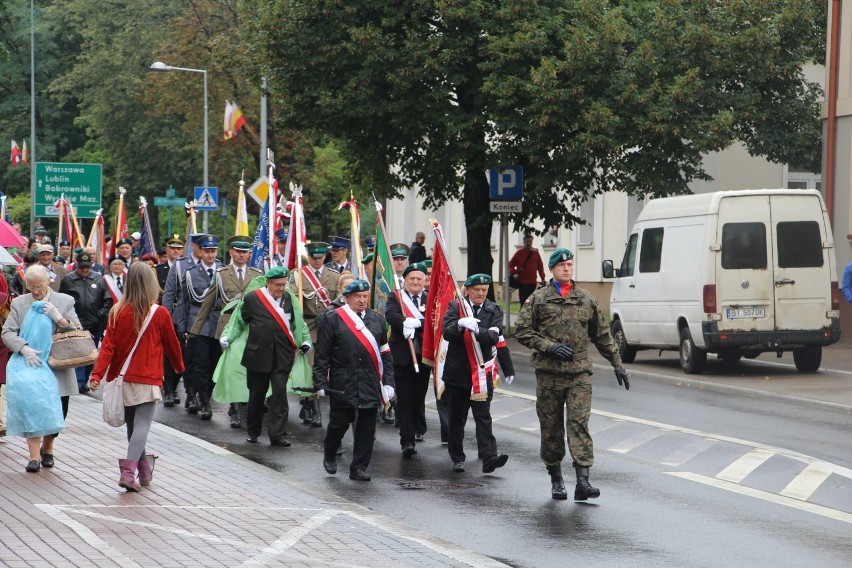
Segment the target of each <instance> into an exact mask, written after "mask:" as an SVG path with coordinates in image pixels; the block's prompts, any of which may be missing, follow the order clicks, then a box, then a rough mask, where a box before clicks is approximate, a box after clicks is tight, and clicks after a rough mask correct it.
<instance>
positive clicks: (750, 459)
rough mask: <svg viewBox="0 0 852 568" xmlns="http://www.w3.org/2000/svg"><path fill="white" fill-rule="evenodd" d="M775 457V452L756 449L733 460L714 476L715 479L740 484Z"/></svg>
mask: <svg viewBox="0 0 852 568" xmlns="http://www.w3.org/2000/svg"><path fill="white" fill-rule="evenodd" d="M774 455H775V452H768V451H766V450H761V449H756V450H752V451H750V452H749V453H747V454H746V455H744V456H741V457H740V458H738V459H736V460H734V462H733V463H731V464H730V465H729V466H728V467H726V468H725V469H723V470H722V471H720V472H719V473H717V474H716V478H717V479H723V480H725V481H730V482H731V483H740V482H741V481H742V480H743V479H745V478H746V477H748V474H750V473H751V472H753V471H754V470H756V469H757V468H758V467H760V466H761V465H763V463H764V462H765V461H766V460H768V459H769V458H771V457H772V456H774Z"/></svg>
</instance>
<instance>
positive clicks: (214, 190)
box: [195, 187, 219, 211]
mask: <svg viewBox="0 0 852 568" xmlns="http://www.w3.org/2000/svg"><path fill="white" fill-rule="evenodd" d="M218 208H219V188H218V187H196V188H195V210H196V211H216V209H218Z"/></svg>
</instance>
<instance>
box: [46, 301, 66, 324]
mask: <svg viewBox="0 0 852 568" xmlns="http://www.w3.org/2000/svg"><path fill="white" fill-rule="evenodd" d="M41 311H42V312H43V313H44V314H45V315H47V317H49V318H50V319H52V320H53V321H54V322H58V321H59V320H61V319H62V314H60V313H59V308H57V307H56V306H54V305H53V304H51V303H50V302H45V303H44V306H43V307H42V309H41Z"/></svg>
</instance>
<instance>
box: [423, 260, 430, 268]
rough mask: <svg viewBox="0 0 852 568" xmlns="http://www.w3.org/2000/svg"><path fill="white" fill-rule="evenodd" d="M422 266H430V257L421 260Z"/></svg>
mask: <svg viewBox="0 0 852 568" xmlns="http://www.w3.org/2000/svg"><path fill="white" fill-rule="evenodd" d="M423 266H425V267H426V268H432V259H431V258H427V259H426V260H424V261H423Z"/></svg>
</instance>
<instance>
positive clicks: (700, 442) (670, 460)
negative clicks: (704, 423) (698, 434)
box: [660, 438, 716, 467]
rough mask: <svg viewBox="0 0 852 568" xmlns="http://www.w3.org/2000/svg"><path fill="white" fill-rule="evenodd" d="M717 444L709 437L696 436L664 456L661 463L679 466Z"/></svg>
mask: <svg viewBox="0 0 852 568" xmlns="http://www.w3.org/2000/svg"><path fill="white" fill-rule="evenodd" d="M715 444H716V442H715V441H713V440H708V439H707V438H696V439H694V440H691V441H690V442H688V443H686V444H684V445H683V446H681V447H680V448H678V449H677V450H676V451H674V452H672V453H671V454H669V455H667V456H666V457H664V458H663V459H662V460H661V461H660V463H661V464H663V465H667V466H669V467H679V466H681V465H683V464H685V463H686V462H688V461H689V460H691V459H692V458H694V457H696V456H698V455H699V454H701V453H703V452H704V451H705V450H708V449H710V448H712V447H713V446H714V445H715Z"/></svg>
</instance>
